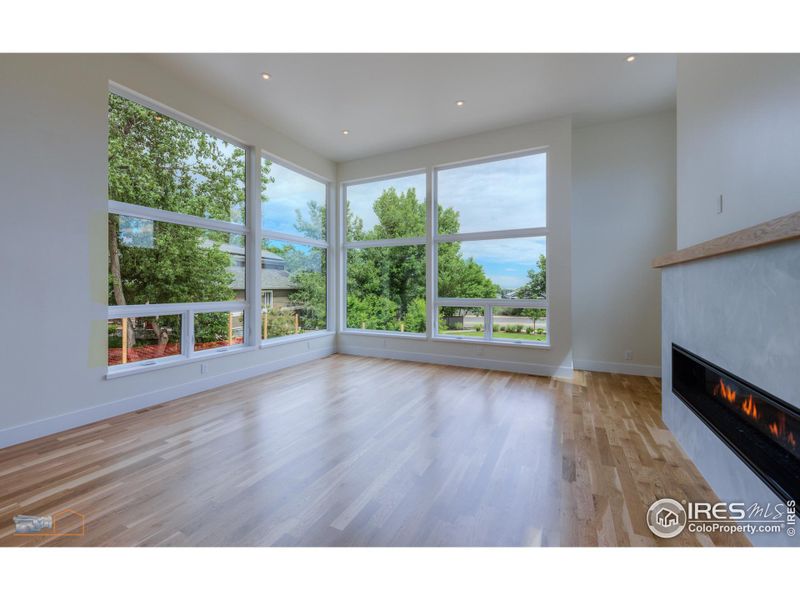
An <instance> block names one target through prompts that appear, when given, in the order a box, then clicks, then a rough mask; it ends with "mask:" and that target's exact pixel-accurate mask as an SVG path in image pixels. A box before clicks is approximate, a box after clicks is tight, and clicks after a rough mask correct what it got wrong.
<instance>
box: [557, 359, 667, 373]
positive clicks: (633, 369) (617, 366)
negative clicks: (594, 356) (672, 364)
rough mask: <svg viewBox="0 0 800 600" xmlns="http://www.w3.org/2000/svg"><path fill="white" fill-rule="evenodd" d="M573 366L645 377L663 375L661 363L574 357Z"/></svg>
mask: <svg viewBox="0 0 800 600" xmlns="http://www.w3.org/2000/svg"><path fill="white" fill-rule="evenodd" d="M572 362H573V367H574V368H575V369H576V370H578V371H601V372H603V373H621V374H623V375H642V376H644V377H661V365H640V364H636V363H627V362H626V363H614V362H603V361H599V360H581V359H574V360H573V361H572Z"/></svg>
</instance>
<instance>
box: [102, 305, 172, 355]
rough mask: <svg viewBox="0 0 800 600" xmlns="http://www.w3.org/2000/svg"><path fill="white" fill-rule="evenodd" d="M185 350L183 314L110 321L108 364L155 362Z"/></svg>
mask: <svg viewBox="0 0 800 600" xmlns="http://www.w3.org/2000/svg"><path fill="white" fill-rule="evenodd" d="M180 353H181V317H180V315H168V316H162V317H136V318H127V319H109V320H108V366H109V367H111V366H114V365H125V364H130V363H138V362H142V361H151V360H156V359H159V358H165V357H167V356H175V355H178V354H180Z"/></svg>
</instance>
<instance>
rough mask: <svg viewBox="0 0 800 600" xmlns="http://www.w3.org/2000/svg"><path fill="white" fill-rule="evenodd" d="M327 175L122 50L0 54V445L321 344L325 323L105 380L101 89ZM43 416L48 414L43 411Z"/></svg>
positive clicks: (268, 133)
mask: <svg viewBox="0 0 800 600" xmlns="http://www.w3.org/2000/svg"><path fill="white" fill-rule="evenodd" d="M109 80H113V81H115V82H117V83H119V84H122V85H124V86H126V87H129V88H131V89H133V90H136V91H138V92H140V93H142V94H144V95H147V96H150V97H152V98H153V99H155V100H157V101H160V102H163V103H164V104H167V105H169V106H170V107H172V108H174V109H176V110H178V111H181V112H184V113H186V114H189V115H191V116H193V117H195V118H196V119H198V120H200V121H203V122H206V123H208V124H210V125H213V126H215V127H216V128H218V129H221V130H224V131H225V132H227V133H228V134H230V135H232V136H234V137H236V138H239V139H241V140H243V141H245V142H246V143H249V144H253V145H258V146H261V147H263V148H265V149H267V150H269V151H271V152H272V153H274V154H276V155H278V156H280V157H282V158H284V159H286V160H289V161H292V162H294V163H297V164H300V165H301V166H304V167H305V168H307V169H309V170H312V171H315V172H317V173H318V174H320V175H322V176H323V177H327V178H329V179H331V180H333V179H334V177H335V167H334V164H333V163H331V162H330V161H327V160H326V159H324V158H322V157H320V156H318V155H316V154H315V153H314V152H312V151H310V150H308V149H306V148H303V147H302V146H300V145H299V144H296V143H295V142H293V141H292V140H290V139H288V138H286V137H285V136H284V135H282V134H280V133H278V132H276V131H274V130H272V129H271V128H269V127H267V126H265V125H263V124H259V123H257V122H254V121H252V120H248V119H247V118H245V117H243V116H242V115H240V114H239V113H237V112H236V111H235V110H232V109H231V108H229V107H227V106H225V105H223V104H220V103H218V102H216V101H215V100H214V99H212V98H209V97H207V96H205V95H204V94H202V93H199V92H197V91H196V90H193V89H192V88H191V87H190V86H188V85H184V84H183V83H182V82H181V81H179V80H178V79H176V78H175V77H174V75H172V74H168V73H165V72H163V71H160V70H159V69H158V68H157V67H155V66H154V65H152V64H150V62H149V61H146V60H142V59H141V58H138V57H134V56H102V55H95V56H80V55H73V56H69V55H58V56H46V55H39V56H25V55H17V56H13V55H4V56H3V57H2V58H0V82H2V83H0V182H1V183H0V194H1V195H0V204H2V210H1V211H0V214H2V217H1V218H0V307H2V310H0V319H1V320H2V322H0V331H2V332H3V342H2V344H0V348H2V350H0V353H1V354H2V356H1V357H0V446H2V445H6V444H8V443H12V442H16V441H20V440H22V439H26V438H30V437H35V436H37V435H43V434H45V433H49V432H51V431H57V430H60V429H64V428H65V427H68V426H74V425H78V424H81V423H84V422H89V421H92V420H95V419H97V418H102V417H105V416H109V415H110V414H115V413H120V412H125V411H127V410H132V409H134V408H139V407H140V406H144V405H147V404H149V403H153V402H156V401H164V400H168V399H171V398H175V397H179V396H182V395H185V394H187V393H190V392H193V391H198V390H200V389H203V388H205V387H210V386H213V385H217V384H221V383H224V382H226V381H230V380H233V379H235V378H239V377H243V376H247V375H254V374H257V373H258V372H261V371H264V370H267V369H272V368H275V367H278V366H285V365H287V364H290V363H292V362H296V361H302V360H305V359H309V358H313V357H315V356H322V355H324V354H326V353H330V352H332V351H333V349H334V339H333V336H331V337H327V338H322V339H316V340H311V341H300V342H295V343H291V344H286V345H281V346H277V347H273V348H269V349H265V350H257V351H252V352H248V353H244V354H240V355H236V356H228V357H219V358H214V359H213V360H209V361H208V363H207V364H208V372H207V374H205V375H203V376H202V377H201V375H200V367H199V365H198V364H196V363H195V364H187V365H183V366H176V367H173V368H168V369H161V370H157V371H151V372H148V373H146V374H139V375H131V376H129V377H123V378H119V379H114V380H111V381H107V380H105V379H104V375H105V372H106V366H105V364H106V358H105V350H106V339H105V335H106V331H105V323H106V320H105V319H106V310H107V309H106V302H107V300H106V295H107V275H106V273H107V262H106V261H107V259H106V256H107V251H106V247H107V237H106V236H107V226H106V220H107V210H106V207H107V177H106V163H107V158H106V157H107V148H106V129H107V91H108V82H109ZM53 418H55V419H53Z"/></svg>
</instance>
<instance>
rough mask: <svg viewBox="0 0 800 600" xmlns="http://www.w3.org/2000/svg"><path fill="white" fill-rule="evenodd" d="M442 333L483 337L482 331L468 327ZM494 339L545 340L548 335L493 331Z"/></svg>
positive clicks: (442, 332)
mask: <svg viewBox="0 0 800 600" xmlns="http://www.w3.org/2000/svg"><path fill="white" fill-rule="evenodd" d="M440 333H441V334H442V335H457V336H459V337H477V338H482V337H483V332H482V331H475V330H474V329H468V330H466V331H441V332H440ZM492 337H493V338H494V339H506V340H525V341H526V342H544V341H545V340H546V339H547V336H546V335H541V334H527V333H508V332H506V331H495V332H494V333H492Z"/></svg>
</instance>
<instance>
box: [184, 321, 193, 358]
mask: <svg viewBox="0 0 800 600" xmlns="http://www.w3.org/2000/svg"><path fill="white" fill-rule="evenodd" d="M181 321H182V323H181V343H182V344H183V355H184V356H185V357H186V358H192V355H193V354H194V311H193V310H192V309H189V310H187V311H184V313H183V315H182V318H181Z"/></svg>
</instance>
